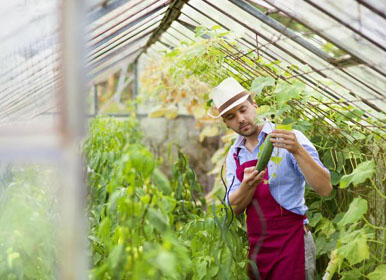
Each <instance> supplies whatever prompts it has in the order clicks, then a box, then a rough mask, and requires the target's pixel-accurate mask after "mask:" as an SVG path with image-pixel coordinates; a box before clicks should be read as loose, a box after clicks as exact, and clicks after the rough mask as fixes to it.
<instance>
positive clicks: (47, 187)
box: [0, 156, 64, 279]
mask: <svg viewBox="0 0 386 280" xmlns="http://www.w3.org/2000/svg"><path fill="white" fill-rule="evenodd" d="M0 158H1V156H0ZM0 162H1V164H0V201H1V203H0V228H1V231H0V250H1V252H2V253H1V254H0V278H1V279H56V278H57V270H58V267H57V265H58V263H60V261H59V246H58V244H59V234H60V221H61V219H60V210H59V193H60V191H59V188H60V187H64V186H63V185H62V183H61V181H60V180H59V179H60V172H59V171H60V169H59V168H58V166H57V165H42V164H20V163H17V164H16V163H9V162H6V163H5V162H4V161H3V160H1V161H0Z"/></svg>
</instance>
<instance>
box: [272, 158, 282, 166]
mask: <svg viewBox="0 0 386 280" xmlns="http://www.w3.org/2000/svg"><path fill="white" fill-rule="evenodd" d="M270 160H271V161H273V162H274V163H275V164H276V165H279V164H280V162H281V161H282V160H283V158H282V157H271V159H270Z"/></svg>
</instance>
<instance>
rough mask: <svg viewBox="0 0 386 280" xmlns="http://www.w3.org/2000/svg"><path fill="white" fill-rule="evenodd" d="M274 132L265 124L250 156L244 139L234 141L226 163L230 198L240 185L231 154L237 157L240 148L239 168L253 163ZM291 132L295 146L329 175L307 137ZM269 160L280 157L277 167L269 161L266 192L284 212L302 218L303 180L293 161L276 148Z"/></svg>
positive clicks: (291, 157) (272, 128)
mask: <svg viewBox="0 0 386 280" xmlns="http://www.w3.org/2000/svg"><path fill="white" fill-rule="evenodd" d="M274 128H275V125H274V124H272V123H269V122H266V123H265V124H264V125H263V128H262V130H261V132H260V134H259V135H258V136H257V140H258V145H257V146H256V148H255V149H254V150H253V152H252V153H251V152H249V150H248V149H247V148H246V147H245V138H244V137H243V136H240V135H239V136H238V137H237V139H236V141H235V143H234V144H233V145H232V146H231V148H230V150H229V153H228V156H227V159H226V166H227V172H226V179H227V183H228V187H230V186H231V183H232V180H233V178H234V182H233V185H232V187H231V189H230V190H229V195H231V194H232V193H233V192H234V191H235V190H237V189H238V188H239V187H240V184H241V182H240V181H239V180H238V179H237V177H236V162H235V159H234V158H233V154H234V153H237V148H240V152H239V161H240V165H241V164H243V163H244V162H246V161H250V160H254V159H256V158H257V155H258V153H259V150H260V147H261V144H263V142H264V139H265V136H266V135H267V134H270V133H271V132H272V131H273V130H274ZM293 132H295V135H296V138H297V140H298V142H299V143H300V144H301V145H302V146H303V147H304V148H305V149H306V151H307V152H308V153H309V154H310V155H311V157H312V158H313V159H314V160H315V161H316V162H317V163H318V164H319V165H320V166H322V167H323V168H324V169H326V170H327V172H329V171H328V169H327V168H326V167H325V166H324V165H323V164H322V163H321V161H320V159H319V155H318V152H317V151H316V149H315V147H314V145H312V143H311V142H310V141H309V140H308V139H307V137H306V136H304V134H303V133H302V132H300V131H298V130H293ZM272 157H281V162H280V163H279V164H276V163H274V162H273V161H271V160H270V161H269V162H268V178H269V189H270V191H271V194H272V196H273V198H274V199H275V200H276V202H277V203H279V204H280V205H281V206H282V207H283V208H285V209H287V210H289V211H291V212H294V213H296V214H299V215H304V214H305V213H306V211H307V209H308V208H307V206H306V205H305V200H304V188H305V180H304V176H303V174H302V172H301V170H300V167H299V165H298V163H297V162H296V159H295V157H294V156H293V155H292V153H290V152H288V151H287V150H286V149H284V148H276V147H274V149H273V153H272ZM271 159H272V158H271ZM227 200H228V198H227ZM228 203H229V201H228Z"/></svg>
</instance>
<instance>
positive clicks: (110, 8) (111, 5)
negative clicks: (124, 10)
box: [87, 0, 130, 22]
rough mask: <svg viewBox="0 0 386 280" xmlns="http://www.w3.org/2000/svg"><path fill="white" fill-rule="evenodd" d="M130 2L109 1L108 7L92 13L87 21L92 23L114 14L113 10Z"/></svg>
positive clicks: (123, 0)
mask: <svg viewBox="0 0 386 280" xmlns="http://www.w3.org/2000/svg"><path fill="white" fill-rule="evenodd" d="M129 1H130V0H116V1H109V2H108V3H107V4H106V5H102V6H101V7H100V8H99V9H98V10H96V11H95V12H91V13H90V14H89V15H88V17H87V19H88V20H89V21H90V22H93V21H96V20H98V19H100V18H101V17H103V16H105V15H107V14H108V13H110V12H112V11H113V10H115V9H117V8H119V7H121V6H123V5H124V4H126V3H127V2H129Z"/></svg>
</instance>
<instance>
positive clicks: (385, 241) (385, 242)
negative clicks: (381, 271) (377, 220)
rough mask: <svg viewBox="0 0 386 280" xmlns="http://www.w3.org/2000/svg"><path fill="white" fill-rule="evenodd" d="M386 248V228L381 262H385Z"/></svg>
mask: <svg viewBox="0 0 386 280" xmlns="http://www.w3.org/2000/svg"><path fill="white" fill-rule="evenodd" d="M385 250H386V230H384V231H383V244H382V251H381V262H382V263H383V261H384V259H385V253H386V252H385Z"/></svg>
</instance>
